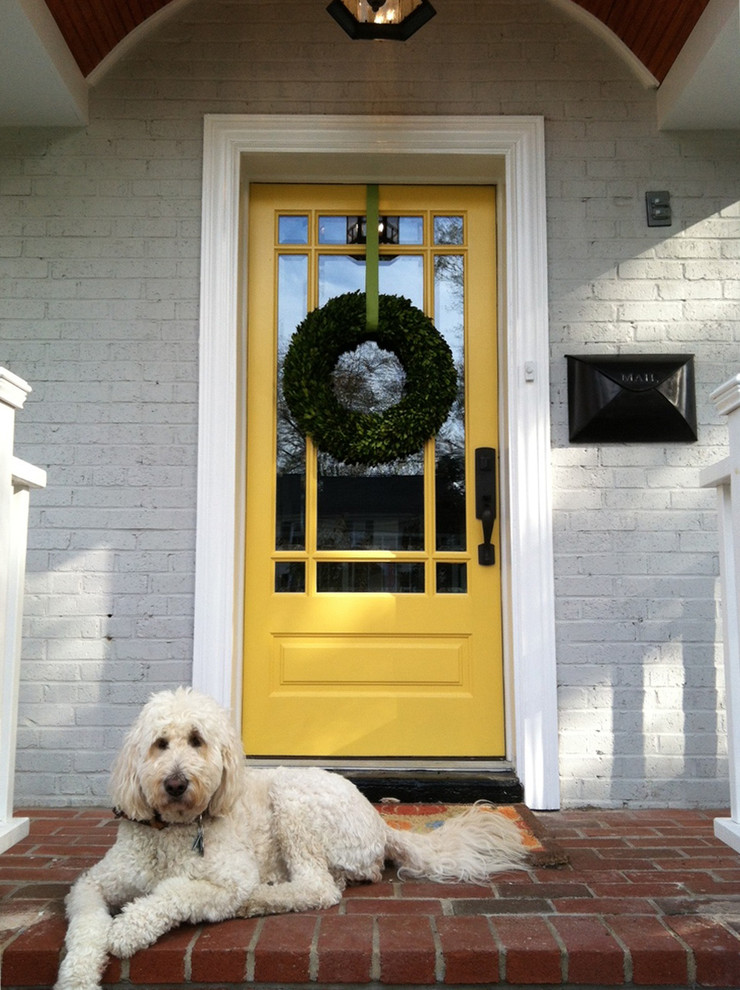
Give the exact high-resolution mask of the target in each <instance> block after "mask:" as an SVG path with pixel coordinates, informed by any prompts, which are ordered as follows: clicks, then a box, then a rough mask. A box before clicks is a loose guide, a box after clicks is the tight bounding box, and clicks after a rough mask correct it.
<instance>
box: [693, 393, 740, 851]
mask: <svg viewBox="0 0 740 990" xmlns="http://www.w3.org/2000/svg"><path fill="white" fill-rule="evenodd" d="M711 399H712V401H713V402H714V404H715V406H716V407H717V409H718V410H719V412H721V413H724V414H725V415H726V416H727V417H728V426H729V432H730V453H729V456H728V457H725V458H724V460H722V461H719V463H717V464H713V465H711V466H710V467H707V468H704V470H703V471H702V472H701V475H700V478H701V484H702V486H703V487H704V488H716V489H717V506H718V510H719V540H720V544H719V545H720V573H721V575H722V626H723V638H724V656H725V682H726V683H725V692H726V699H727V700H726V704H727V751H728V757H729V766H730V815H731V817H730V818H715V819H714V833H715V835H716V836H717V838H719V839H722V841H723V842H726V843H727V845H728V846H732V848H733V849H735V850H737V852H740V374H737V375H735V377H734V378H731V379H730V380H729V381H728V382H725V384H724V385H720V387H719V388H718V389H715V391H714V392H712V395H711Z"/></svg>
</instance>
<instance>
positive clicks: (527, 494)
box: [193, 115, 559, 808]
mask: <svg viewBox="0 0 740 990" xmlns="http://www.w3.org/2000/svg"><path fill="white" fill-rule="evenodd" d="M204 142H205V147H204V171H203V233H202V261H201V324H200V395H199V404H200V410H199V413H200V416H199V468H198V521H197V539H196V588H195V634H194V658H193V684H194V685H195V686H196V687H198V688H199V689H201V690H204V691H207V692H208V693H210V694H212V695H214V696H215V697H216V698H218V699H219V700H220V701H221V702H222V703H223V704H225V705H227V706H230V707H232V708H233V709H234V710H235V711H238V708H239V704H238V700H239V697H240V690H241V669H240V667H241V663H240V659H239V657H240V652H241V633H240V627H241V622H242V609H241V601H242V587H241V574H242V570H243V560H242V551H241V547H242V545H243V539H242V536H243V534H242V533H241V531H240V522H239V520H240V518H241V517H242V516H243V513H242V511H241V504H242V499H243V488H244V485H243V471H244V465H243V461H242V459H241V457H240V455H239V452H238V450H239V448H238V445H237V440H238V439H239V438H240V437H242V436H243V427H244V424H243V422H242V417H243V411H242V405H243V396H240V395H239V390H238V382H239V378H240V373H241V369H240V366H239V360H240V357H239V355H240V353H241V348H240V346H239V345H240V323H239V321H240V318H241V316H240V314H241V313H242V312H243V306H242V305H241V304H240V298H239V295H240V292H243V291H244V290H243V286H242V280H241V279H240V277H239V275H240V266H242V265H244V251H243V243H242V242H243V240H244V238H243V229H244V228H243V227H242V224H241V223H240V214H241V209H242V192H243V190H244V188H245V186H246V184H248V183H249V182H250V181H255V180H265V179H268V180H271V181H286V182H288V181H311V180H314V181H323V182H332V181H344V182H367V181H377V182H399V181H406V182H438V181H445V182H457V183H485V184H489V183H498V184H499V185H500V187H501V188H502V190H503V191H502V196H501V197H500V199H501V206H502V210H501V212H502V214H504V215H505V221H504V220H503V218H502V226H501V243H502V247H503V254H504V255H505V258H504V264H503V265H502V267H501V271H502V277H503V284H502V290H503V291H502V292H501V298H502V300H503V303H502V309H501V328H502V340H504V339H505V346H503V347H502V359H503V361H504V362H505V365H504V367H505V374H504V375H503V376H502V377H503V381H502V392H501V394H502V423H503V427H502V436H501V444H502V451H501V459H502V485H503V488H502V538H503V539H504V541H505V542H504V546H503V547H502V555H503V558H504V568H503V570H504V584H505V598H506V600H505V603H504V604H505V608H504V613H505V655H506V664H507V691H508V697H509V724H510V725H511V726H512V732H511V735H510V747H511V756H512V759H513V760H514V763H515V765H516V769H517V772H518V774H519V776H520V778H521V780H522V782H523V784H524V788H525V799H526V801H527V803H528V804H529V805H530V806H531V807H533V808H555V807H557V806H558V805H559V781H558V756H557V695H556V677H555V622H554V590H553V549H552V507H551V480H550V431H549V422H550V398H549V374H548V368H549V354H548V322H547V260H546V219H545V154H544V125H543V121H542V118H539V117H480V116H471V117H428V116H413V117H400V116H399V117H373V116H329V115H327V116H316V117H311V116H297V115H296V116H293V115H279V116H273V115H264V116H261V115H257V116H241V115H239V116H235V115H234V116H232V115H224V116H208V117H206V120H205V133H204ZM244 222H245V223H247V222H248V218H246V217H245V218H244Z"/></svg>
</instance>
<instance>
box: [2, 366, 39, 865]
mask: <svg viewBox="0 0 740 990" xmlns="http://www.w3.org/2000/svg"><path fill="white" fill-rule="evenodd" d="M30 391H31V388H30V386H29V385H28V384H27V383H26V382H24V381H23V379H22V378H19V377H18V376H17V375H14V374H12V372H10V371H8V370H7V369H6V368H0V852H3V851H4V850H5V849H9V848H10V847H11V846H12V845H13V844H14V843H16V842H18V841H19V839H22V838H24V836H26V835H28V828H29V822H28V819H27V818H13V784H14V776H15V743H16V728H17V725H18V687H19V683H20V663H21V623H22V618H23V580H24V576H25V571H26V537H27V532H28V502H29V491H30V489H31V488H43V487H44V486H45V485H46V472H45V471H42V470H41V469H40V468H36V467H33V465H31V464H26V462H25V461H21V460H19V459H18V458H17V457H14V456H13V432H14V428H15V411H16V409H21V408H22V407H23V403H24V402H25V401H26V396H27V395H28V393H29V392H30Z"/></svg>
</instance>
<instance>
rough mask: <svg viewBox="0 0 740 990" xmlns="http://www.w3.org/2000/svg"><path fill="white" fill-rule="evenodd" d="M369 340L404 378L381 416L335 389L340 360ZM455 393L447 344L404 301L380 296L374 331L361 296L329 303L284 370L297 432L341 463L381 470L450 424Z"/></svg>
mask: <svg viewBox="0 0 740 990" xmlns="http://www.w3.org/2000/svg"><path fill="white" fill-rule="evenodd" d="M367 340H372V341H375V343H376V344H377V345H378V347H380V348H381V349H382V350H385V351H391V352H392V353H393V354H395V355H396V357H397V358H398V360H399V361H400V363H401V365H402V367H403V369H404V372H405V374H406V380H405V382H404V390H403V397H402V398H401V400H400V402H397V403H396V404H395V405H394V406H391V407H390V408H389V409H386V410H385V411H384V412H378V413H364V412H359V411H357V410H353V409H349V408H347V407H346V406H344V405H342V404H341V403H340V402H339V400H338V398H337V396H336V394H335V391H334V384H333V379H332V373H333V371H334V368H335V366H336V363H337V361H338V360H339V357H340V356H341V355H342V354H344V353H345V351H351V350H354V349H355V348H356V347H358V346H359V345H360V344H362V343H364V342H365V341H367ZM456 392H457V373H456V372H455V364H454V361H453V358H452V352H451V351H450V348H449V346H448V344H447V342H446V341H445V339H444V338H443V337H442V336H441V334H440V333H439V331H438V330H437V329H436V327H435V326H434V324H433V323H432V321H431V320H430V319H429V317H428V316H425V315H424V313H422V312H421V310H419V309H417V308H416V306H413V305H412V304H411V302H410V301H409V300H408V299H404V298H403V297H402V296H390V295H381V296H380V297H379V305H378V327H377V329H376V330H370V329H368V326H367V323H366V303H365V293H364V292H348V293H345V294H344V295H341V296H336V297H335V298H334V299H330V300H329V302H327V303H326V304H325V305H324V306H321V307H319V308H318V309H315V310H313V312H311V313H309V314H308V316H307V317H306V318H305V320H303V322H302V323H300V324H299V325H298V327H297V329H296V332H295V333H294V334H293V338H292V340H291V342H290V347H289V348H288V352H287V354H286V355H285V361H284V364H283V394H284V396H285V400H286V402H287V404H288V408H289V409H290V412H291V415H292V416H293V418H294V420H295V422H296V424H297V426H298V428H299V429H300V430H301V431H302V432H303V433H305V434H308V435H309V436H310V437H311V438H312V439H313V441H314V443H315V444H316V445H317V447H318V448H319V450H322V451H326V453H328V454H331V455H332V456H333V457H335V458H336V459H337V460H338V461H343V462H345V463H346V464H366V465H374V464H385V463H388V462H389V461H395V460H397V459H398V458H401V457H407V456H408V455H409V454H414V453H416V452H417V451H419V450H421V449H422V447H423V446H424V443H425V442H426V441H427V440H428V439H429V438H430V437H432V436H434V435H435V434H436V433H437V432H438V431H439V430H440V428H441V427H442V424H443V423H444V421H445V420H446V419H447V416H448V414H449V411H450V408H451V406H452V403H453V401H454V399H455V395H456Z"/></svg>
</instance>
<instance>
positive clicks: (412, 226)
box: [398, 217, 424, 244]
mask: <svg viewBox="0 0 740 990" xmlns="http://www.w3.org/2000/svg"><path fill="white" fill-rule="evenodd" d="M398 243H399V244H423V243H424V218H423V217H399V218H398Z"/></svg>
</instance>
